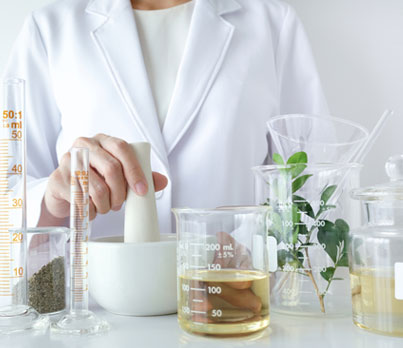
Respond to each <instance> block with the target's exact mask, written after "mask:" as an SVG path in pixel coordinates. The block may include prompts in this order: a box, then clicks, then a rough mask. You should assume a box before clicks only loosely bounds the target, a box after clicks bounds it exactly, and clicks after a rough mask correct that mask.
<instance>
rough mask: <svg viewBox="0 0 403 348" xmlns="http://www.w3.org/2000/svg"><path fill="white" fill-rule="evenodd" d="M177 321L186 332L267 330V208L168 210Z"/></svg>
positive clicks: (214, 333) (222, 333)
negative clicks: (174, 240) (174, 239)
mask: <svg viewBox="0 0 403 348" xmlns="http://www.w3.org/2000/svg"><path fill="white" fill-rule="evenodd" d="M173 212H174V214H175V216H176V221H177V236H178V249H177V250H178V251H177V255H178V272H177V273H178V294H179V295H178V296H179V297H178V321H179V324H180V326H181V327H182V328H183V329H184V330H186V331H189V332H192V333H199V334H206V335H240V334H249V333H252V332H255V331H259V330H261V329H264V328H266V327H267V326H268V325H269V273H268V258H267V248H266V247H267V245H266V242H267V238H266V231H267V212H268V208H267V207H234V208H230V207H229V208H220V209H210V210H208V209H173Z"/></svg>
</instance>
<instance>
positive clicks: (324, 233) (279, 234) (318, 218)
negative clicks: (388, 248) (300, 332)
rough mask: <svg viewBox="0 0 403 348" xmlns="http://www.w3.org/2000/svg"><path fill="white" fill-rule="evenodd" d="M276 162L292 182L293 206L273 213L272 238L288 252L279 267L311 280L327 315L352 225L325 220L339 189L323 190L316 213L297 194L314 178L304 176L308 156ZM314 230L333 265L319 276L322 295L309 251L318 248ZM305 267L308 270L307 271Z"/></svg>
mask: <svg viewBox="0 0 403 348" xmlns="http://www.w3.org/2000/svg"><path fill="white" fill-rule="evenodd" d="M273 162H274V163H276V164H278V165H280V166H283V167H282V168H280V171H281V172H282V173H283V174H284V176H285V177H286V178H287V179H290V180H292V188H291V189H292V203H291V204H290V205H289V209H283V211H280V212H278V211H276V209H274V210H273V211H272V216H271V217H272V225H271V228H270V229H269V234H270V235H272V236H274V237H275V238H276V239H277V243H278V244H280V243H281V242H283V243H284V244H285V245H286V249H282V250H279V252H278V264H279V267H280V268H281V269H283V270H287V269H289V270H291V271H297V273H299V274H303V275H305V276H307V277H309V278H310V279H311V281H312V283H313V286H314V288H315V291H316V294H317V296H318V299H319V302H320V307H321V311H322V312H323V313H325V305H324V298H325V296H326V293H327V291H328V290H329V288H330V285H331V283H332V281H334V280H341V279H342V278H336V277H335V276H334V275H335V273H336V269H337V268H338V267H348V258H347V238H348V233H349V225H348V224H347V222H346V221H344V220H342V219H337V220H336V221H334V222H332V221H329V220H327V219H325V218H324V215H325V214H326V213H328V212H329V211H331V210H333V209H335V208H336V206H335V205H332V204H329V202H330V201H331V198H332V197H333V195H334V193H335V192H336V190H337V185H330V186H327V187H325V188H324V190H323V191H322V193H321V199H320V205H319V208H318V209H317V211H316V212H315V211H314V209H313V207H312V205H311V204H310V203H309V202H308V201H307V200H306V199H305V198H303V197H302V196H300V195H297V192H298V191H299V190H300V189H301V188H302V187H303V186H304V185H305V183H306V182H307V181H308V180H309V178H311V177H312V174H304V171H305V169H306V168H307V165H308V155H307V154H306V153H305V152H297V153H295V154H293V155H292V156H291V157H290V158H288V160H287V162H285V161H284V159H283V158H282V157H281V155H279V154H274V155H273ZM271 203H272V202H270V199H268V200H267V202H266V204H267V205H272V204H271ZM303 216H308V217H309V218H310V219H311V224H310V226H308V225H307V224H306V223H305V222H304V221H303V220H302V217H303ZM291 222H292V223H291ZM284 224H286V226H284ZM315 230H317V239H318V242H319V243H320V244H321V245H322V246H323V248H324V251H325V252H326V253H327V255H328V256H329V258H330V259H331V260H332V262H333V265H332V266H330V267H326V268H325V269H324V270H322V271H321V272H320V275H321V277H322V278H323V279H324V280H325V281H326V282H327V286H326V289H325V290H324V291H323V292H320V290H319V287H318V285H317V282H316V279H315V277H314V274H313V272H312V266H311V260H310V255H309V251H308V249H309V247H310V246H314V245H316V243H314V242H313V240H312V239H313V237H312V236H313V233H314V231H315ZM304 263H305V264H306V265H307V266H308V267H304Z"/></svg>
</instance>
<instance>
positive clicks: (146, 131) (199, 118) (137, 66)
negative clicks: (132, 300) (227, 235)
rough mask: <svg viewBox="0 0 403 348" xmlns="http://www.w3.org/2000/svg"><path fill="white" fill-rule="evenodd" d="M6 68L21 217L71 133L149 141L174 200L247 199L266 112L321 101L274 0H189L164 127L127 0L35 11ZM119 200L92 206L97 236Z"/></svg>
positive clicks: (37, 200)
mask: <svg viewBox="0 0 403 348" xmlns="http://www.w3.org/2000/svg"><path fill="white" fill-rule="evenodd" d="M6 75H7V76H18V77H20V78H23V79H25V80H26V81H27V85H26V87H27V95H26V114H27V127H28V139H27V142H28V153H27V156H28V161H27V162H28V175H29V177H28V188H29V189H28V203H27V204H28V225H30V226H34V225H36V223H37V220H38V217H39V214H40V207H41V201H42V198H43V194H44V191H45V188H46V184H47V177H48V176H49V175H50V173H51V172H52V171H53V170H54V169H55V168H56V167H57V166H58V162H59V159H60V158H61V156H62V155H63V154H64V153H65V152H67V151H69V149H70V147H71V145H72V143H73V141H74V140H75V139H76V138H78V137H80V136H86V137H92V136H94V135H96V134H97V133H105V134H108V135H111V136H115V137H119V138H122V139H124V140H126V141H127V142H136V141H148V142H150V143H151V144H152V159H151V161H152V167H153V170H154V171H159V172H161V173H162V174H164V175H166V176H167V177H168V178H169V184H168V187H167V188H166V189H165V190H164V193H163V194H162V196H160V197H159V199H158V201H157V207H158V214H159V222H160V229H161V232H163V233H164V232H171V231H172V227H171V226H172V217H171V207H194V208H211V207H216V206H224V205H248V204H253V202H254V189H253V175H252V172H251V170H250V168H251V167H252V166H255V165H259V164H261V163H262V162H263V161H264V159H265V158H266V156H267V152H268V144H267V139H266V133H267V129H266V121H267V120H268V119H269V118H270V117H272V116H274V115H277V114H284V113H313V114H322V113H327V107H326V104H325V101H324V97H323V94H322V90H321V85H320V81H319V77H318V74H317V71H316V69H315V64H314V60H313V57H312V53H311V49H310V46H309V44H308V41H307V38H306V35H305V32H304V30H303V28H302V25H301V23H300V21H299V20H298V18H297V16H296V14H295V13H294V10H293V9H292V8H291V7H290V6H289V5H288V4H286V3H284V2H282V1H278V0H196V4H195V8H194V14H193V18H192V22H191V25H190V29H189V36H188V42H187V44H186V48H185V52H184V57H183V61H182V63H181V65H180V68H179V72H178V77H177V82H176V86H175V89H174V92H173V97H172V101H171V104H170V107H169V110H168V114H167V117H166V121H165V123H164V127H163V129H162V131H161V129H160V126H159V122H158V117H157V113H156V108H155V105H154V102H153V96H152V92H151V89H150V84H149V82H148V78H147V73H146V69H145V65H144V61H143V57H142V52H141V46H140V43H139V39H138V34H137V29H136V23H135V19H134V15H133V11H132V8H131V4H130V0H68V1H67V0H63V1H57V2H55V3H54V4H51V5H49V6H47V7H45V8H42V9H40V10H38V11H35V12H33V13H32V15H31V16H29V18H28V19H27V21H26V23H25V25H24V27H23V29H22V32H21V34H20V35H19V37H18V40H17V42H16V44H15V47H14V49H13V52H12V55H11V59H10V62H9V65H8V68H7V69H6ZM123 211H124V209H122V210H121V211H119V212H110V213H108V214H106V215H102V216H97V218H96V220H95V221H94V223H93V226H92V233H93V236H94V235H95V236H99V235H117V234H122V233H123Z"/></svg>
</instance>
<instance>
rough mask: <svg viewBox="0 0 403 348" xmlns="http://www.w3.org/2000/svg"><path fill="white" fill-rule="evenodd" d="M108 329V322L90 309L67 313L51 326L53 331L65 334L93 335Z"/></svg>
mask: <svg viewBox="0 0 403 348" xmlns="http://www.w3.org/2000/svg"><path fill="white" fill-rule="evenodd" d="M108 330H109V325H108V323H107V322H106V321H104V320H102V319H100V318H98V317H97V316H96V315H95V314H94V313H92V312H91V311H83V312H77V313H68V314H66V315H65V316H63V317H62V318H61V319H60V320H59V321H58V322H57V323H54V324H52V326H51V331H52V332H53V333H57V334H66V335H93V334H97V333H102V332H106V331H108Z"/></svg>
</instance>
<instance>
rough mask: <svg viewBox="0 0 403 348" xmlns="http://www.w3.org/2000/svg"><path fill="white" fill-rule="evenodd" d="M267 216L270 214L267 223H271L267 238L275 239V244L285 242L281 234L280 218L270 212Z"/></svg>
mask: <svg viewBox="0 0 403 348" xmlns="http://www.w3.org/2000/svg"><path fill="white" fill-rule="evenodd" d="M269 214H270V218H269V221H270V222H271V224H270V226H269V232H268V234H269V236H272V237H274V238H276V239H277V243H280V242H284V241H285V240H284V238H283V233H282V230H283V225H282V219H281V216H280V215H279V214H278V213H276V212H274V211H271V212H270V213H269Z"/></svg>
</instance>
